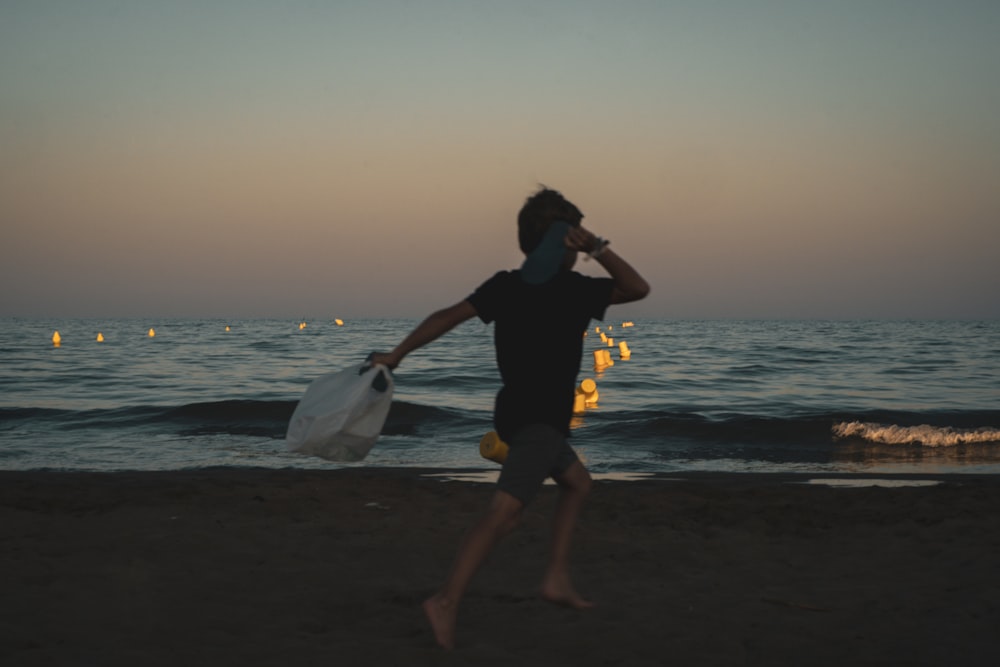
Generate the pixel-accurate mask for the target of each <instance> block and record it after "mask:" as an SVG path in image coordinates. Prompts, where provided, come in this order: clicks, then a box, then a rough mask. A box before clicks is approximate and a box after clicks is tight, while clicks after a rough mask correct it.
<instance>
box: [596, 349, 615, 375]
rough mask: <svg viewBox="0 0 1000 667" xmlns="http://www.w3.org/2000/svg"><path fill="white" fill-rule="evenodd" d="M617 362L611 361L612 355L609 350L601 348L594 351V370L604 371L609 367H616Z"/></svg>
mask: <svg viewBox="0 0 1000 667" xmlns="http://www.w3.org/2000/svg"><path fill="white" fill-rule="evenodd" d="M614 365H615V362H614V360H613V359H611V353H610V352H608V350H607V348H601V349H598V350H594V370H595V371H603V370H604V369H605V368H607V367H608V366H614Z"/></svg>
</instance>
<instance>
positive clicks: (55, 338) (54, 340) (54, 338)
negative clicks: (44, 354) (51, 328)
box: [52, 331, 62, 347]
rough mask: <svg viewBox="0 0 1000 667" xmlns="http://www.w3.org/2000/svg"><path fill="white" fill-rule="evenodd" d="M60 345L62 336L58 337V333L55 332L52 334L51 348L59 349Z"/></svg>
mask: <svg viewBox="0 0 1000 667" xmlns="http://www.w3.org/2000/svg"><path fill="white" fill-rule="evenodd" d="M60 345H62V336H60V335H59V332H58V331H57V332H55V333H54V334H52V346H53V347H59V346H60Z"/></svg>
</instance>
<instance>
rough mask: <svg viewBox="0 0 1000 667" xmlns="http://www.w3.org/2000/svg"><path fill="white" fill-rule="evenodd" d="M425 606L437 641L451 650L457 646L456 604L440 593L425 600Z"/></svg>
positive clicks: (442, 646)
mask: <svg viewBox="0 0 1000 667" xmlns="http://www.w3.org/2000/svg"><path fill="white" fill-rule="evenodd" d="M423 607H424V613H425V614H427V620H428V621H430V624H431V629H432V630H433V631H434V639H435V640H437V643H438V644H439V645H440V646H441V648H444V649H447V650H449V651H450V650H451V649H453V648H455V619H456V612H455V605H454V604H452V602H451V600H447V599H445V598H443V597H441V594H440V593H439V594H437V595H433V596H431V597H429V598H427V599H426V600H424V604H423Z"/></svg>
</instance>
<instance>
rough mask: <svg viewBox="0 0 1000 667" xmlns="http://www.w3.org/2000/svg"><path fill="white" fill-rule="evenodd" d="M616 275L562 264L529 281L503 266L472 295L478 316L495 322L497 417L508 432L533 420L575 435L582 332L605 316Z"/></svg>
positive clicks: (496, 423) (502, 434)
mask: <svg viewBox="0 0 1000 667" xmlns="http://www.w3.org/2000/svg"><path fill="white" fill-rule="evenodd" d="M613 286H614V281H613V280H611V279H610V278H591V277H588V276H584V275H581V274H579V273H576V272H575V271H561V272H559V273H558V274H557V275H556V276H555V277H554V278H553V279H552V280H550V281H548V282H547V283H544V284H541V285H529V284H527V283H525V282H524V281H523V280H521V277H520V274H519V272H518V271H501V272H499V273H497V274H496V275H494V276H493V277H492V278H490V279H489V280H487V281H486V282H484V283H483V284H482V285H480V286H479V288H478V289H476V291H475V292H473V294H472V295H471V296H469V298H468V301H469V302H470V303H471V304H472V305H473V307H474V308H475V309H476V313H477V314H478V315H479V318H480V319H481V320H482V321H483V322H486V323H487V324H488V323H490V322H495V327H494V333H493V338H494V341H495V345H496V358H497V366H498V368H499V369H500V377H501V379H502V380H503V387H502V388H501V389H500V392H499V393H498V394H497V398H496V408H495V411H494V414H493V423H494V426H495V427H496V430H497V433H498V434H499V435H500V437H501V438H502V439H505V440H506V439H508V438H509V437H510V436H511V435H512V434H513V433H514V432H515V431H517V429H519V428H520V427H522V426H525V425H527V424H539V423H542V424H549V425H551V426H552V427H553V428H555V429H557V430H559V431H560V432H562V433H565V434H566V435H569V422H570V419H571V418H572V416H573V395H574V392H575V390H576V376H577V374H578V373H579V372H580V360H581V357H582V355H583V334H584V332H586V330H587V328H588V327H589V324H590V320H591V319H598V320H600V319H603V318H604V311H605V310H606V309H607V307H608V305H609V303H610V301H611V290H612V287H613Z"/></svg>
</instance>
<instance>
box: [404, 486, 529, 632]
mask: <svg viewBox="0 0 1000 667" xmlns="http://www.w3.org/2000/svg"><path fill="white" fill-rule="evenodd" d="M523 508H524V504H523V503H522V502H521V501H520V500H518V499H517V498H515V497H514V496H512V495H510V494H509V493H507V492H505V491H497V492H496V493H494V494H493V499H492V500H491V501H490V506H489V509H487V511H486V514H484V515H483V517H482V518H481V519H479V521H478V522H477V523H476V525H474V526H473V527H472V530H470V531H469V532H468V533H467V534H466V536H465V538H464V539H463V540H462V543H461V544H460V545H459V547H458V553H457V554H456V556H455V563H454V564H453V565H452V569H451V572H450V573H449V575H448V579H447V580H446V581H445V584H444V586H443V587H442V588H441V590H440V591H438V592H437V593H436V594H435V595H433V596H431V597H430V598H428V599H427V600H425V601H424V605H423V606H424V613H426V614H427V619H428V620H429V621H430V623H431V628H432V629H433V630H434V638H435V639H436V640H437V642H438V644H440V645H441V646H442V647H444V648H446V649H450V648H452V647H453V646H454V645H455V622H456V613H457V611H458V603H459V602H460V601H461V599H462V596H463V595H464V594H465V589H466V588H467V587H468V585H469V581H470V580H471V579H472V575H474V574H475V573H476V570H478V569H479V566H480V565H482V564H483V561H484V560H486V557H487V556H488V555H489V554H490V551H492V549H493V547H494V546H495V545H496V543H497V542H498V541H499V540H500V538H501V537H503V536H504V535H506V534H507V533H508V532H510V530H511V529H512V528H513V527H514V526H515V525H516V524H517V520H518V518H519V517H520V515H521V511H522V510H523Z"/></svg>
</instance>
